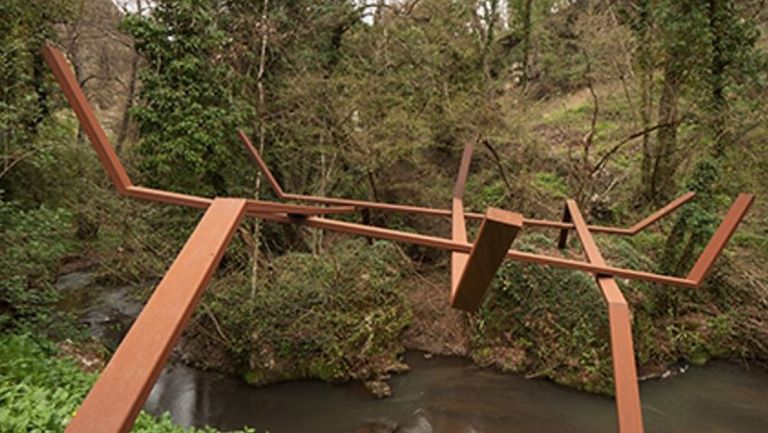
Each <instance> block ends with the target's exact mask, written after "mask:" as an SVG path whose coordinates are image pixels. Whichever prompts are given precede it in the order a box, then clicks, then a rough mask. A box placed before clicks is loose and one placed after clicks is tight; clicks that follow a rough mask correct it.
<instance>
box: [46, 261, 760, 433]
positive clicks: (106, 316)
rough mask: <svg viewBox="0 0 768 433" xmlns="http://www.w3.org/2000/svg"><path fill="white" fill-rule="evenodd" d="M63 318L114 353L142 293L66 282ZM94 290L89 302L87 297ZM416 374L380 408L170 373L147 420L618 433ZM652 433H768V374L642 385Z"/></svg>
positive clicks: (603, 416) (463, 371) (492, 377)
mask: <svg viewBox="0 0 768 433" xmlns="http://www.w3.org/2000/svg"><path fill="white" fill-rule="evenodd" d="M57 287H59V288H60V290H62V291H65V292H66V295H67V296H65V299H66V302H65V303H64V304H63V305H62V307H63V308H68V309H71V310H72V311H74V312H76V313H77V314H78V317H80V320H81V321H82V322H83V323H84V324H86V325H87V326H89V327H90V329H91V333H92V334H93V335H94V336H95V337H96V338H99V339H102V341H105V343H106V344H107V345H108V346H110V347H112V348H114V347H115V346H116V344H117V342H118V341H119V340H120V338H121V336H122V335H123V333H124V332H125V331H126V330H127V327H128V326H129V325H130V323H131V322H132V320H133V318H135V316H136V315H137V314H138V312H139V311H140V309H141V304H140V303H139V302H137V301H136V300H135V299H134V298H133V296H134V295H133V294H134V293H135V291H136V288H135V287H130V286H125V287H110V288H102V287H98V286H96V285H94V284H93V282H92V277H91V276H90V274H88V273H87V272H75V273H72V274H67V275H64V276H62V277H61V278H60V279H59V282H58V283H57ZM86 288H87V291H86V290H84V289H86ZM405 361H406V363H407V364H408V365H409V366H410V367H411V371H410V372H409V373H406V374H403V375H397V376H395V377H393V378H392V379H391V381H390V385H391V387H392V391H393V395H392V397H390V398H387V399H383V400H376V399H373V398H372V397H371V396H370V395H369V394H368V393H367V392H366V391H365V390H364V389H363V387H362V386H361V385H359V384H354V383H351V384H342V385H330V384H326V383H323V382H319V381H310V380H307V381H295V382H287V383H282V384H276V385H271V386H266V387H261V388H256V387H252V386H249V385H248V384H246V383H245V382H244V381H243V380H241V379H240V378H237V377H232V376H227V375H223V374H219V373H214V372H207V371H202V370H198V369H195V368H191V367H188V366H185V365H182V364H178V363H173V362H171V363H169V364H168V365H167V366H166V367H165V369H164V370H163V373H162V374H161V376H160V378H159V379H158V381H157V383H156V384H155V386H154V388H153V390H152V392H151V394H150V396H149V398H148V400H147V403H146V405H145V409H146V410H147V411H148V412H150V413H152V414H161V413H164V412H169V413H170V414H171V416H172V418H173V420H174V421H175V422H176V423H178V424H181V425H184V426H192V425H194V426H204V425H210V426H213V427H217V428H219V429H222V430H227V429H236V428H241V427H243V426H252V427H254V428H256V431H257V432H259V433H261V432H270V433H308V432H313V433H345V432H349V433H392V432H400V433H406V432H407V433H431V432H435V433H495V432H510V433H511V432H541V433H545V432H553V433H554V432H558V433H570V432H573V433H577V432H579V433H580V432H584V433H587V432H589V433H600V432H606V433H607V432H615V431H616V415H615V407H614V403H613V400H612V399H610V398H607V397H602V396H596V395H592V394H587V393H582V392H578V391H574V390H570V389H568V388H565V387H561V386H558V385H555V384H553V383H551V382H548V381H545V380H526V379H523V378H522V377H520V376H514V375H508V374H502V373H499V372H496V371H494V370H490V369H483V368H478V367H475V366H473V365H472V364H471V363H470V362H468V361H466V360H464V359H461V358H451V357H436V358H433V359H426V358H425V357H424V356H423V355H422V354H421V353H417V352H409V353H407V354H406V356H405ZM641 394H642V401H643V416H644V419H645V426H646V431H647V432H649V433H665V432H669V433H689V432H690V433H694V432H696V433H716V432H717V433H719V432H743V433H766V432H768V372H766V371H764V370H759V369H752V370H748V369H745V368H744V367H742V366H739V365H735V364H731V363H727V362H712V363H710V364H708V365H707V366H704V367H691V368H690V369H688V370H687V372H686V373H685V374H682V375H679V376H676V377H673V378H670V379H665V380H650V381H644V382H642V383H641Z"/></svg>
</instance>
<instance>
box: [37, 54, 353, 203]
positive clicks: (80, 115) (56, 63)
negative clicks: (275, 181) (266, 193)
mask: <svg viewBox="0 0 768 433" xmlns="http://www.w3.org/2000/svg"><path fill="white" fill-rule="evenodd" d="M42 53H43V58H44V59H45V61H46V63H48V66H49V67H50V68H51V70H52V71H53V75H54V77H55V78H56V81H58V83H59V85H60V86H61V89H62V90H63V91H64V95H65V96H66V98H67V101H68V102H69V105H70V106H71V107H72V109H73V110H74V112H75V115H76V116H77V119H78V120H79V121H80V124H81V125H82V127H83V130H84V131H85V133H86V135H87V136H88V139H89V141H90V142H91V146H92V147H93V149H94V150H95V151H96V154H97V155H98V157H99V161H101V165H102V166H103V167H104V169H105V170H106V171H107V174H108V175H109V177H110V179H111V180H112V183H113V184H114V185H115V188H116V189H117V192H118V193H120V194H121V195H125V196H128V197H135V198H141V199H145V200H153V201H159V202H163V203H171V204H177V205H182V206H191V207H196V208H206V207H208V206H209V205H210V204H211V199H209V198H206V197H198V196H193V195H188V194H180V193H175V192H168V191H160V190H156V189H152V188H145V187H141V186H134V185H133V183H132V182H131V179H130V177H128V173H127V172H126V170H125V167H123V164H122V163H120V160H119V159H118V157H117V154H115V151H114V150H113V149H112V145H111V144H110V143H109V139H108V138H107V135H106V134H105V133H104V130H103V129H102V127H101V125H100V124H99V121H98V120H97V119H96V116H95V115H94V113H93V109H92V108H91V105H90V104H89V103H88V99H87V98H86V97H85V94H84V93H83V90H82V89H81V88H80V85H79V84H78V83H77V79H76V78H75V76H74V74H73V73H72V71H71V69H70V68H69V64H68V63H67V60H66V59H65V58H64V55H63V54H62V53H61V52H60V51H59V50H57V49H55V48H53V47H50V46H45V47H43V50H42ZM248 210H249V213H250V212H255V211H258V212H286V213H289V214H295V215H322V214H334V213H349V212H354V211H355V208H354V207H352V206H346V207H330V208H325V207H312V206H298V205H288V204H285V203H273V202H267V201H262V200H248Z"/></svg>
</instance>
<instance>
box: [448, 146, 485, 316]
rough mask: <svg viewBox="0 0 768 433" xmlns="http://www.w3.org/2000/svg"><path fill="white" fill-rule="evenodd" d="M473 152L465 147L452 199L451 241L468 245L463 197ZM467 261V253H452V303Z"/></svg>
mask: <svg viewBox="0 0 768 433" xmlns="http://www.w3.org/2000/svg"><path fill="white" fill-rule="evenodd" d="M472 150H473V146H472V143H468V144H467V145H466V146H464V151H463V152H462V154H461V162H460V163H459V171H458V173H457V175H456V183H455V184H454V186H453V197H452V199H451V239H453V240H454V241H456V242H463V243H467V223H466V220H465V218H464V201H463V199H462V197H463V195H464V185H466V183H467V177H468V176H469V166H470V164H471V162H472ZM483 221H485V220H483ZM467 259H468V255H467V254H466V253H462V252H458V251H452V252H451V303H453V300H454V299H455V298H456V290H457V288H458V286H459V279H460V278H461V274H462V273H463V272H464V268H465V267H466V266H467Z"/></svg>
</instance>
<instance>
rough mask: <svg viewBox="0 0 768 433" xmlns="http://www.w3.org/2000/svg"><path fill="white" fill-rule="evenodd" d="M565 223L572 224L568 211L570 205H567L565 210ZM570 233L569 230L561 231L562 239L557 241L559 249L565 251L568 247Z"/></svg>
mask: <svg viewBox="0 0 768 433" xmlns="http://www.w3.org/2000/svg"><path fill="white" fill-rule="evenodd" d="M563 222H564V223H569V222H572V219H571V213H570V212H569V211H568V205H566V206H565V209H563ZM568 231H569V229H560V237H559V238H558V239H557V247H558V248H560V249H561V250H562V249H565V247H566V246H567V245H568Z"/></svg>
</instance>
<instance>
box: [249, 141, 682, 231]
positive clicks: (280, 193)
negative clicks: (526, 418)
mask: <svg viewBox="0 0 768 433" xmlns="http://www.w3.org/2000/svg"><path fill="white" fill-rule="evenodd" d="M237 132H238V136H239V137H240V140H241V141H242V142H243V145H244V146H245V149H246V150H247V151H248V155H249V156H250V157H251V159H252V160H253V161H254V162H255V163H256V165H258V167H259V170H261V172H262V173H263V174H264V176H265V177H266V178H267V181H268V182H269V184H270V186H271V187H272V190H273V191H274V192H275V195H276V196H277V197H278V198H280V199H283V200H296V201H305V202H310V203H323V204H333V205H349V206H355V207H358V208H363V209H378V210H382V211H389V212H404V213H413V214H420V215H431V216H441V217H448V218H452V216H453V207H452V208H451V209H436V208H429V207H421V206H408V205H400V204H389V203H377V202H371V201H364V200H351V199H345V198H335V197H318V196H311V195H303V194H291V193H287V192H285V191H284V190H283V188H282V186H280V183H279V182H278V181H277V178H275V176H274V175H273V174H272V171H270V169H269V166H268V165H267V163H266V162H265V161H264V159H263V158H262V157H261V155H260V154H259V152H258V151H257V150H256V148H255V147H254V146H253V144H252V143H251V140H250V139H249V138H248V136H247V135H246V134H245V133H244V132H243V131H241V130H238V131H237ZM468 146H471V144H468ZM693 196H694V193H692V192H689V193H686V194H685V195H683V196H681V197H679V198H677V199H675V200H673V201H672V202H670V203H669V204H668V205H666V206H665V207H664V208H662V209H660V210H659V211H657V212H655V213H653V214H652V215H649V216H648V217H646V218H644V219H643V220H641V221H640V222H638V223H636V224H635V225H633V226H632V227H630V228H628V229H627V228H620V227H606V226H589V228H590V230H591V231H593V232H595V233H607V234H617V235H634V234H636V233H637V232H638V231H640V230H642V229H643V228H645V227H647V226H649V225H651V224H653V223H654V222H656V221H658V220H659V219H661V218H662V217H664V216H666V215H667V214H669V213H670V212H672V211H673V210H675V209H677V208H678V207H680V206H681V205H683V204H685V203H686V202H687V201H689V200H690V199H691V198H693ZM464 217H465V218H466V219H470V220H475V221H479V220H482V219H483V218H484V215H483V214H481V213H477V212H465V213H464ZM523 222H524V224H525V225H526V226H530V227H544V228H555V229H563V230H573V229H574V227H573V224H570V223H568V222H559V221H550V220H545V219H537V218H525V217H524V218H523Z"/></svg>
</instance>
